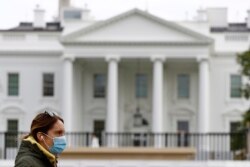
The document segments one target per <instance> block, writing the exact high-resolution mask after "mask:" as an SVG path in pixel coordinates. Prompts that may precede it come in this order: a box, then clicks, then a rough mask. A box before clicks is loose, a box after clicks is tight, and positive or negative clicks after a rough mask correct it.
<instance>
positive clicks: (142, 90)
mask: <svg viewBox="0 0 250 167" xmlns="http://www.w3.org/2000/svg"><path fill="white" fill-rule="evenodd" d="M135 84H136V85H135V86H136V97H137V98H146V97H147V94H148V92H147V87H148V86H147V75H146V74H136V83H135Z"/></svg>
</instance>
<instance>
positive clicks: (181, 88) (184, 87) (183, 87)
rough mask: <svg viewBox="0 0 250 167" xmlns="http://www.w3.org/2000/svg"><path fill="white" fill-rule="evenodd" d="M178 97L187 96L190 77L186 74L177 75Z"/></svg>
mask: <svg viewBox="0 0 250 167" xmlns="http://www.w3.org/2000/svg"><path fill="white" fill-rule="evenodd" d="M177 82H178V98H189V88H190V78H189V75H187V74H180V75H178V79H177Z"/></svg>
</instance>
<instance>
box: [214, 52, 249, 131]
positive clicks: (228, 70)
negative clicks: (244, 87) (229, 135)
mask: <svg viewBox="0 0 250 167" xmlns="http://www.w3.org/2000/svg"><path fill="white" fill-rule="evenodd" d="M210 65H211V66H210V70H211V76H212V77H211V97H210V99H211V114H210V115H211V121H210V125H211V131H212V132H229V131H230V122H231V121H241V119H242V114H243V113H244V112H245V111H246V109H247V108H248V107H249V102H248V101H247V100H245V99H244V98H236V99H233V98H231V97H230V75H231V74H240V73H239V69H240V68H239V65H238V64H237V62H236V55H224V56H223V55H219V56H218V57H213V58H212V59H211V61H210ZM245 80H246V78H243V83H244V82H245Z"/></svg>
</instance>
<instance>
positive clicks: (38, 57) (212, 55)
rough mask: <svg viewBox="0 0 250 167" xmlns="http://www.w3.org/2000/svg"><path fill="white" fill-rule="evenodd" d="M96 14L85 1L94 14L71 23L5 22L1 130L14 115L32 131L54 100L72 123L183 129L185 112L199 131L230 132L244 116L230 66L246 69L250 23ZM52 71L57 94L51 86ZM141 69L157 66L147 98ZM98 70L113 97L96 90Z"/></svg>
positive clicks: (112, 128) (86, 127)
mask: <svg viewBox="0 0 250 167" xmlns="http://www.w3.org/2000/svg"><path fill="white" fill-rule="evenodd" d="M65 10H66V9H65ZM67 10H69V11H70V10H71V11H72V10H74V8H68V9H67ZM77 10H78V11H79V9H77ZM210 10H211V9H210ZM217 10H219V9H217ZM221 10H222V11H221V12H219V11H218V12H217V13H223V17H224V14H225V12H226V11H225V9H221ZM84 14H85V16H82V15H84ZM86 15H88V16H89V13H88V12H86V10H85V9H83V11H82V13H81V17H82V18H84V19H77V18H76V19H72V20H70V19H66V20H63V21H62V22H63V25H64V29H63V31H60V30H58V31H51V30H49V29H46V28H45V29H40V30H34V29H33V30H21V29H15V30H2V31H0V131H6V130H7V121H8V120H10V119H17V120H18V130H19V131H29V128H30V124H31V121H32V119H33V117H34V116H35V115H36V114H37V113H39V112H42V111H44V110H46V109H48V110H52V111H56V112H58V113H59V114H61V115H62V116H63V118H64V119H65V126H66V130H67V131H72V132H90V131H94V121H95V120H103V121H104V122H105V129H106V131H107V132H135V131H138V130H139V131H143V132H157V133H158V132H176V131H178V124H177V123H178V121H187V122H188V124H189V127H188V128H189V131H190V132H203V133H205V132H228V131H230V123H231V122H235V121H240V120H241V119H242V114H243V113H244V111H245V110H246V109H247V108H248V107H249V102H248V101H246V100H245V99H244V98H231V97H230V86H231V85H230V75H231V74H239V66H238V65H237V62H236V54H237V53H239V52H242V51H245V50H247V49H248V48H249V43H250V37H249V36H250V30H249V29H247V28H246V30H242V29H236V30H235V29H234V30H231V29H230V28H231V27H230V24H224V23H223V25H226V26H227V27H223V26H222V25H220V26H219V27H211V20H208V21H207V20H197V21H193V22H176V23H175V22H169V21H166V20H163V19H160V18H158V17H155V16H153V15H151V14H150V13H147V12H144V11H140V10H137V9H134V10H131V11H128V12H126V13H123V14H121V15H118V16H114V17H113V18H110V19H107V20H104V21H95V20H93V18H92V17H90V16H89V17H86ZM61 17H63V16H61ZM218 17H219V16H218ZM86 18H87V19H86ZM210 18H213V19H215V18H216V17H215V16H214V15H213V16H210ZM40 19H41V18H40ZM218 19H221V18H218ZM222 19H223V18H222ZM212 23H213V24H215V23H218V22H216V21H214V20H213V21H212ZM215 25H216V24H215ZM244 25H245V24H244ZM244 25H243V28H244ZM138 62H139V63H138ZM138 64H140V67H138ZM138 69H139V70H138ZM11 72H15V73H18V74H19V95H18V96H16V97H12V96H8V73H11ZM48 72H49V73H53V74H54V96H52V97H44V96H43V93H42V92H43V86H42V83H43V81H42V76H43V74H44V73H48ZM137 73H144V74H146V76H147V97H146V98H141V99H138V98H136V96H135V91H136V90H135V89H136V87H135V75H136V74H137ZM95 74H105V75H106V78H107V79H106V81H107V82H106V88H107V89H106V96H105V98H94V96H93V89H94V83H93V78H94V75H95ZM179 74H187V75H188V76H189V78H190V82H189V83H190V84H189V88H188V89H189V97H188V98H186V99H180V98H178V83H177V77H178V75H179ZM244 82H245V79H244V78H243V83H244ZM138 103H139V107H140V109H141V113H142V115H143V117H144V118H145V119H146V120H147V121H148V125H147V126H144V127H143V128H141V129H138V128H136V127H134V126H133V115H134V113H135V111H136V108H137V107H138Z"/></svg>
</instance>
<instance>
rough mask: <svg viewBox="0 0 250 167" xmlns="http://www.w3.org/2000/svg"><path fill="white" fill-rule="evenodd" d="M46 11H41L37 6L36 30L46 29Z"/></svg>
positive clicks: (35, 16) (35, 13) (35, 12)
mask: <svg viewBox="0 0 250 167" xmlns="http://www.w3.org/2000/svg"><path fill="white" fill-rule="evenodd" d="M44 15H45V10H43V9H40V8H39V6H38V5H37V7H36V9H35V10H34V23H33V25H34V28H45V26H46V23H45V18H44Z"/></svg>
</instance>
